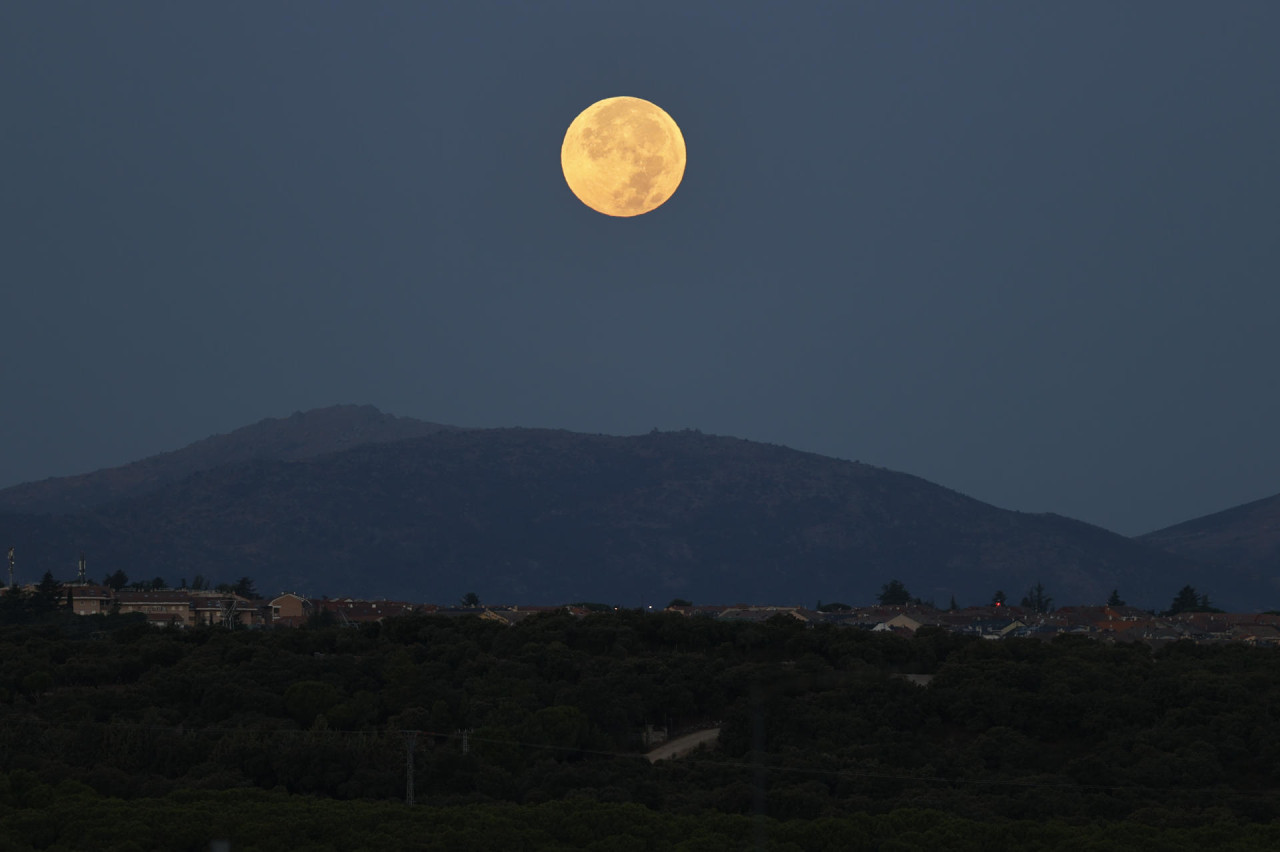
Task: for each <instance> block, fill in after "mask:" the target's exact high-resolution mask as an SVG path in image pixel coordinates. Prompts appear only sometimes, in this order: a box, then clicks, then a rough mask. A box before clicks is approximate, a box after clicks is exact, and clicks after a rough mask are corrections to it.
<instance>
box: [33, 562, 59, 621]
mask: <svg viewBox="0 0 1280 852" xmlns="http://www.w3.org/2000/svg"><path fill="white" fill-rule="evenodd" d="M60 603H62V584H61V583H59V582H58V581H57V580H55V579H53V574H52V572H49V571H45V572H44V576H43V577H41V578H40V582H39V583H38V584H37V585H36V590H35V594H34V595H33V596H32V598H31V605H32V609H33V610H35V611H36V612H40V613H44V612H52V611H53V610H55V609H57V608H58V605H59V604H60Z"/></svg>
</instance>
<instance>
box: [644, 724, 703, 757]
mask: <svg viewBox="0 0 1280 852" xmlns="http://www.w3.org/2000/svg"><path fill="white" fill-rule="evenodd" d="M719 736H720V729H719V728H707V729H706V730H705V731H694V732H693V733H692V734H685V735H684V736H683V737H676V738H675V739H674V740H668V741H667V742H665V743H663V744H662V745H660V746H658V747H657V748H655V749H654V750H653V751H651V752H649V753H647V754H646V755H645V757H647V758H649V762H650V763H657V762H658V761H659V760H666V759H667V758H669V757H680V756H681V755H684V754H688V753H689V752H691V751H693V750H694V749H695V748H697V747H698V746H700V745H702V744H703V743H710V742H715V740H716V739H717V738H718V737H719Z"/></svg>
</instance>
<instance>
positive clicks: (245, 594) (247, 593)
mask: <svg viewBox="0 0 1280 852" xmlns="http://www.w3.org/2000/svg"><path fill="white" fill-rule="evenodd" d="M231 591H233V592H235V593H236V594H237V595H239V596H240V597H242V598H249V599H250V600H257V598H258V590H257V589H255V588H254V587H253V580H251V579H249V578H248V577H241V578H240V579H239V580H236V582H235V585H234V586H232V587H231Z"/></svg>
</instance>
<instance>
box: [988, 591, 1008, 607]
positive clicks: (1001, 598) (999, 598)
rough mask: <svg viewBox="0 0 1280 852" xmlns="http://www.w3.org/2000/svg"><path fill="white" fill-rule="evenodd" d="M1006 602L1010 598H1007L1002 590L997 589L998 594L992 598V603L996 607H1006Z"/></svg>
mask: <svg viewBox="0 0 1280 852" xmlns="http://www.w3.org/2000/svg"><path fill="white" fill-rule="evenodd" d="M1006 600H1008V598H1006V597H1005V594H1004V591H1003V590H1001V589H996V593H995V594H994V595H992V596H991V603H992V604H993V605H995V606H1004V602H1005V601H1006Z"/></svg>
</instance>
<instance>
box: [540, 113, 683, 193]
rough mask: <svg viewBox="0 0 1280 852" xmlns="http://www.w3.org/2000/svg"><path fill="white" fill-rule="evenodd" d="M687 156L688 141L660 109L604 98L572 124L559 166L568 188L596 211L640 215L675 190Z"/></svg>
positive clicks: (566, 136)
mask: <svg viewBox="0 0 1280 852" xmlns="http://www.w3.org/2000/svg"><path fill="white" fill-rule="evenodd" d="M684 156H685V154H684V136H682V135H681V134H680V128H679V127H678V126H677V125H676V123H675V122H674V121H672V119H671V116H669V115H667V114H666V113H665V112H664V111H663V110H662V109H661V108H660V107H658V106H655V105H654V104H651V103H649V102H648V101H646V100H641V99H640V98H625V97H624V98H605V99H604V100H602V101H597V102H595V103H593V104H592V105H591V106H589V107H587V108H586V109H584V110H583V111H582V112H581V113H579V114H578V117H577V118H575V119H574V120H573V123H572V124H570V125H569V129H568V130H567V131H566V132H565V134H564V144H563V145H561V146H560V167H561V168H562V169H564V179H565V181H566V182H568V184H569V189H571V190H573V194H574V195H576V196H578V200H580V201H581V202H582V203H583V204H585V205H587V206H588V207H590V208H591V209H592V210H596V211H598V212H600V213H604V214H605V215H608V216H639V215H640V214H641V213H648V212H649V211H650V210H653V209H654V208H656V207H659V206H661V205H662V204H663V203H664V202H665V201H666V200H667V199H668V198H670V197H671V195H672V193H674V192H675V191H676V187H678V186H679V185H680V179H681V178H683V177H684Z"/></svg>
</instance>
